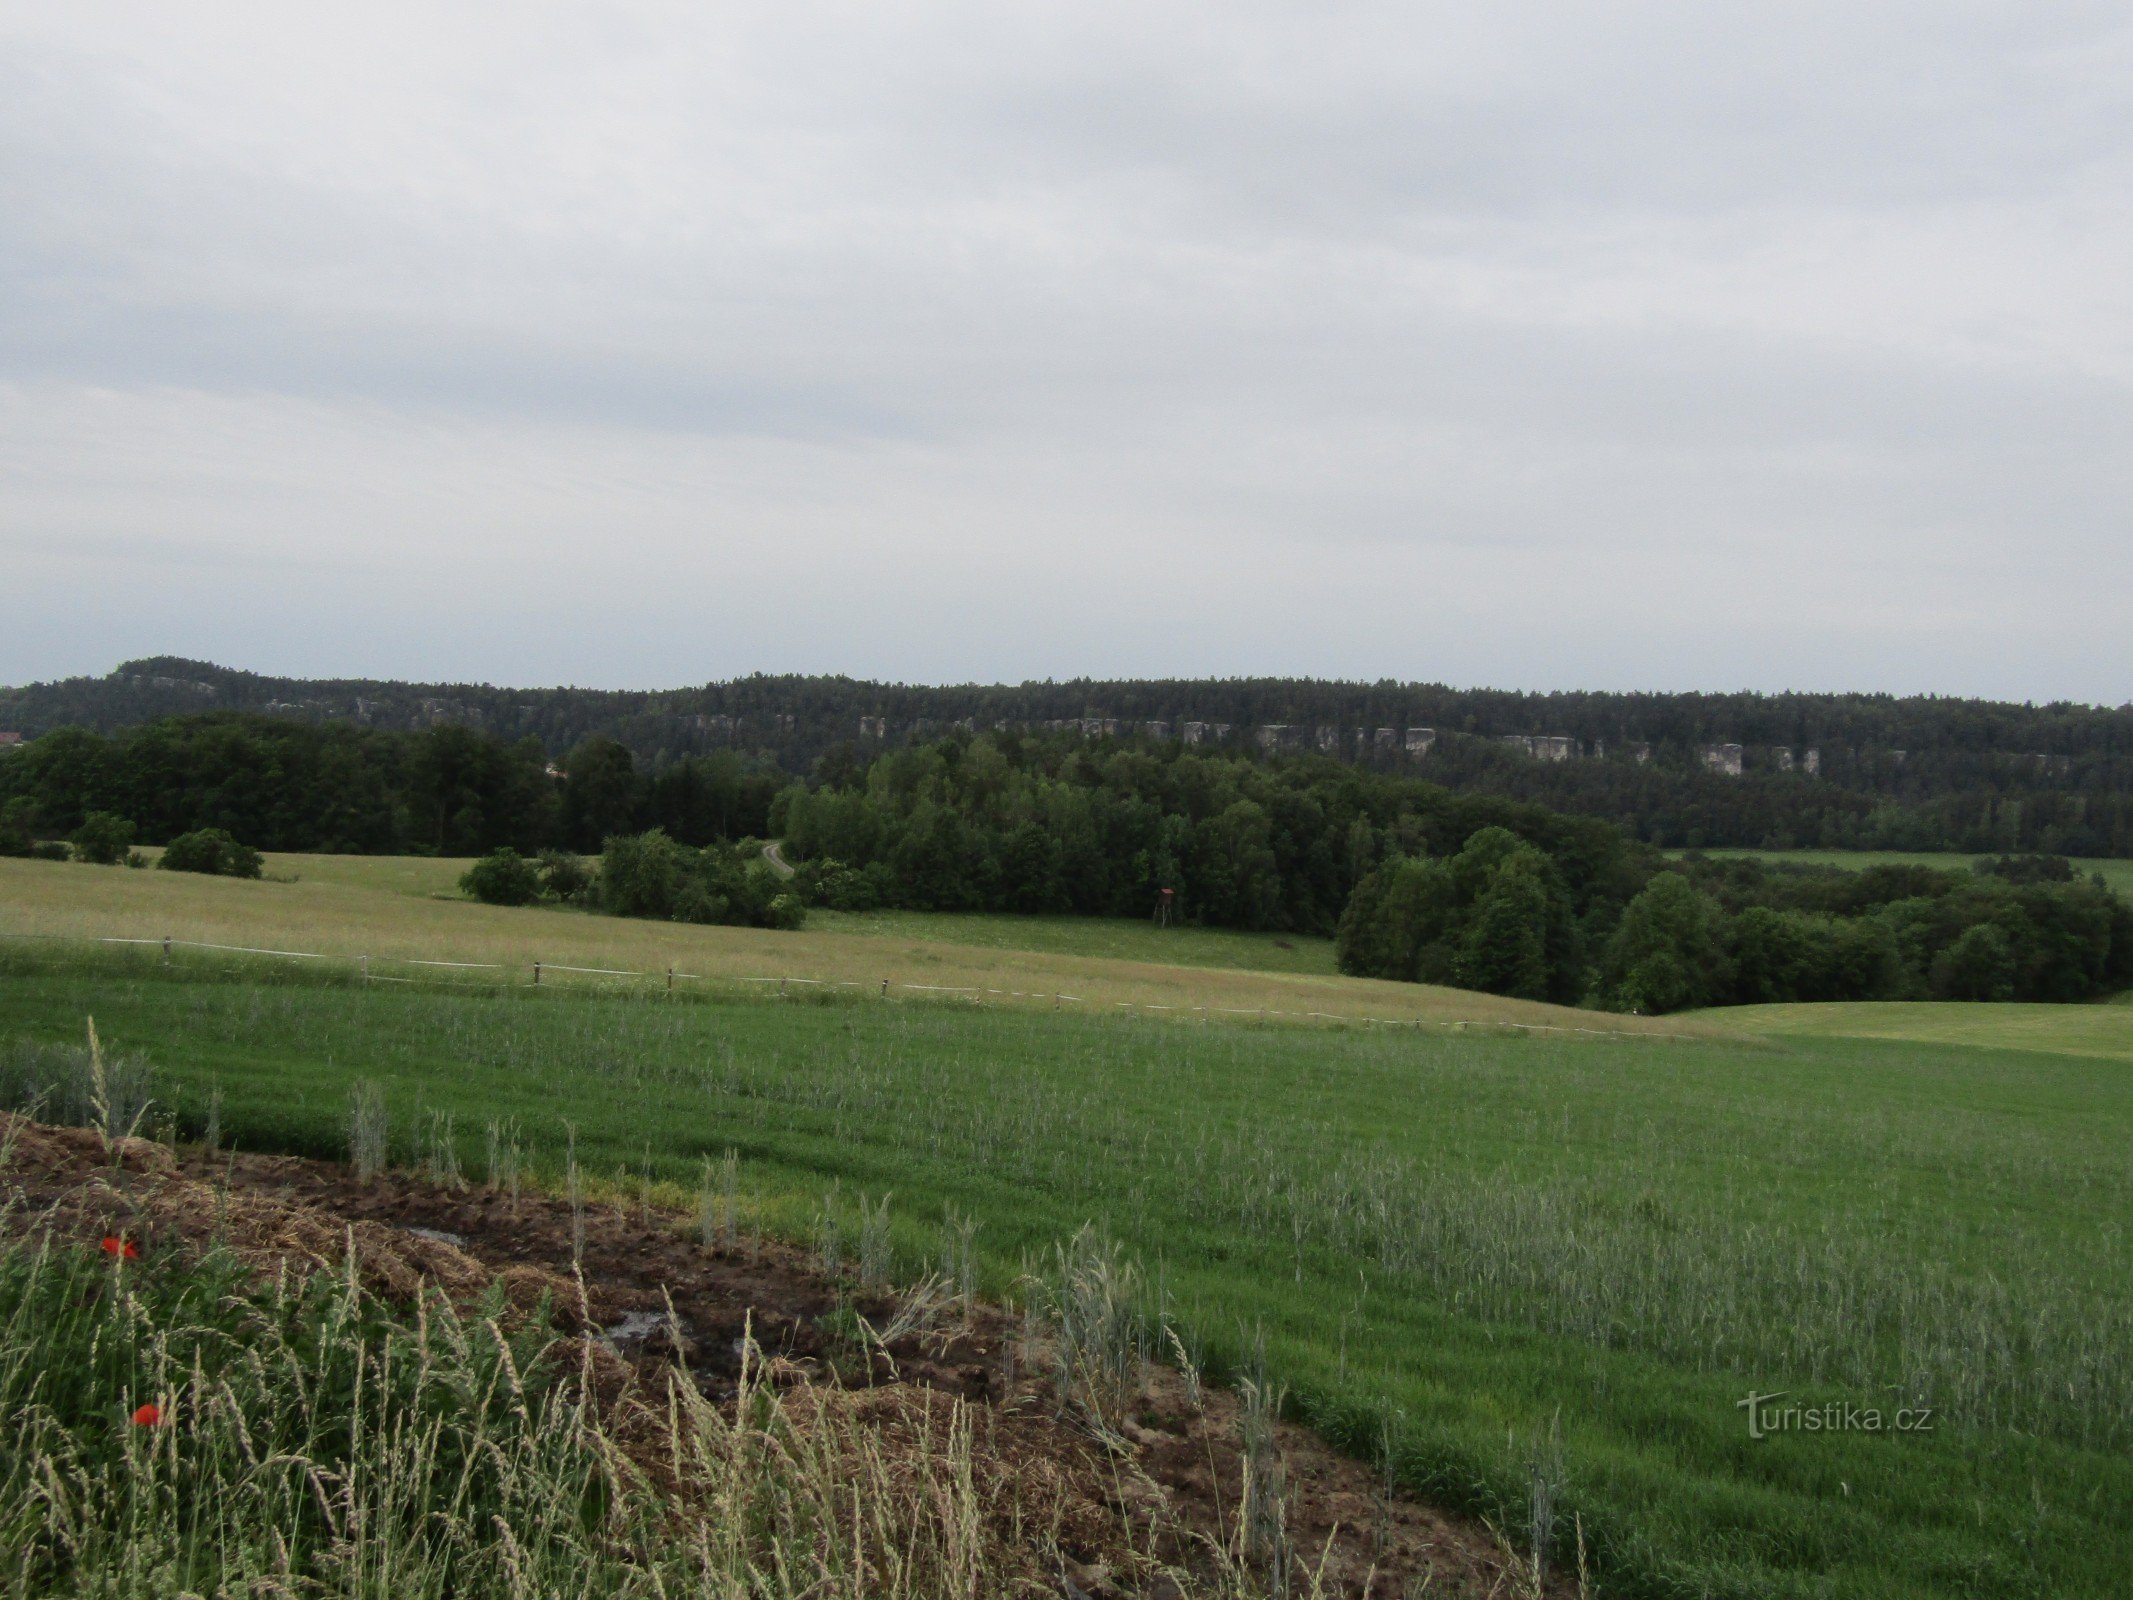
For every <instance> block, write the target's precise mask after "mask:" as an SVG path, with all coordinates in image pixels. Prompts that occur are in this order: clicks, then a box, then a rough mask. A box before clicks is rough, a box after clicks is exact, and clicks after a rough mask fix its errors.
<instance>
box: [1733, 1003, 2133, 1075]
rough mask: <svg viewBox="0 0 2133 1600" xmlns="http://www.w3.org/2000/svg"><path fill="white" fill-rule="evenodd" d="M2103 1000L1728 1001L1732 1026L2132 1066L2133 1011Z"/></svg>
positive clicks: (1760, 1031) (1771, 1032)
mask: <svg viewBox="0 0 2133 1600" xmlns="http://www.w3.org/2000/svg"><path fill="white" fill-rule="evenodd" d="M2125 999H2126V997H2125V996H2120V997H2119V1001H2118V1002H2117V1003H2113V1004H2107V1005H2088V1006H2053V1005H1985V1004H1982V1003H1975V1004H1974V1003H1965V1002H1959V1001H1952V1000H1877V1001H1865V1002H1860V1003H1857V1004H1849V1005H1775V1006H1733V1007H1729V1008H1727V1010H1726V1011H1725V1012H1724V1013H1723V1017H1724V1020H1725V1021H1726V1022H1727V1023H1728V1024H1729V1025H1730V1026H1732V1027H1736V1028H1740V1029H1743V1030H1745V1031H1747V1032H1751V1033H1763V1034H1787V1035H1795V1036H1803V1037H1810V1036H1821V1037H1825V1038H1826V1037H1832V1036H1837V1035H1842V1036H1844V1037H1847V1038H1854V1039H1906V1040H1912V1041H1915V1042H1918V1043H1924V1044H1951V1045H1969V1046H1975V1047H1979V1048H1984V1049H1993V1050H2042V1051H2050V1052H2053V1053H2055V1054H2061V1055H2076V1056H2097V1057H2101V1058H2103V1059H2106V1060H2111V1061H2123V1062H2128V1063H2133V1008H2129V1007H2128V1006H2127V1005H2126V1004H2125V1003H2124V1001H2125Z"/></svg>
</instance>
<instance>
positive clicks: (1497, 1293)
mask: <svg viewBox="0 0 2133 1600" xmlns="http://www.w3.org/2000/svg"><path fill="white" fill-rule="evenodd" d="M112 876H114V877H117V878H119V879H121V880H122V881H123V880H124V879H125V878H128V877H131V878H135V879H137V878H138V875H137V874H133V875H125V874H114V875H112ZM254 887H257V886H254ZM267 887H272V886H267ZM450 909H454V910H459V911H464V910H466V909H468V908H450ZM90 1012H93V1013H94V1014H95V1016H96V1020H97V1024H98V1027H99V1028H100V1030H101V1031H102V1032H103V1034H104V1036H105V1038H106V1040H107V1043H108V1044H109V1046H110V1048H111V1049H112V1050H113V1051H114V1053H132V1054H140V1055H144V1056H146V1057H147V1058H148V1059H149V1060H151V1061H152V1062H153V1063H154V1064H155V1068H156V1071H157V1075H158V1084H159V1090H158V1092H159V1095H160V1096H161V1097H162V1098H163V1099H164V1101H165V1104H166V1105H174V1106H176V1107H177V1108H179V1109H180V1110H181V1112H182V1113H183V1115H184V1116H185V1117H186V1118H187V1119H189V1120H191V1121H194V1122H197V1121H198V1119H200V1118H201V1117H202V1116H203V1115H204V1114H205V1112H204V1108H205V1106H206V1105H207V1103H208V1098H209V1096H210V1094H211V1093H219V1095H220V1097H221V1116H222V1119H223V1126H224V1127H225V1129H227V1130H228V1131H229V1132H230V1133H231V1134H233V1135H234V1136H235V1137H236V1138H237V1139H239V1140H240V1141H241V1142H243V1143H244V1144H246V1145H247V1146H249V1147H253V1148H264V1147H272V1148H282V1149H292V1150H298V1151H311V1152H315V1153H321V1154H334V1155H338V1154H341V1153H342V1152H343V1151H344V1149H345V1140H346V1130H347V1125H348V1108H349V1095H350V1091H351V1088H352V1087H353V1085H354V1084H355V1083H356V1081H357V1080H358V1079H368V1080H372V1081H375V1082H377V1083H378V1084H380V1085H381V1087H382V1089H383V1092H384V1095H385V1098H386V1104H387V1109H388V1115H389V1117H390V1119H391V1137H392V1139H393V1142H394V1145H395V1153H396V1156H397V1157H398V1158H399V1159H403V1160H404V1159H407V1158H408V1157H409V1156H410V1155H412V1154H413V1153H414V1150H415V1140H416V1138H417V1135H418V1132H419V1131H420V1130H423V1129H426V1128H431V1127H434V1126H435V1123H434V1120H433V1114H435V1113H444V1114H446V1115H449V1116H452V1117H454V1118H455V1119H456V1125H457V1126H458V1127H459V1128H460V1129H462V1130H473V1129H477V1128H479V1127H481V1126H482V1125H483V1123H484V1122H485V1120H486V1119H490V1118H497V1117H512V1118H516V1119H517V1120H518V1123H519V1125H520V1126H521V1127H522V1129H523V1130H524V1133H525V1137H526V1138H527V1140H528V1141H529V1142H530V1145H531V1148H530V1149H529V1150H528V1152H527V1155H526V1159H527V1162H528V1165H529V1168H530V1169H531V1170H533V1171H536V1172H540V1173H545V1174H547V1175H549V1177H550V1179H551V1180H552V1179H553V1177H554V1175H555V1174H556V1173H557V1172H558V1171H559V1169H560V1161H561V1153H562V1149H563V1141H564V1133H563V1125H564V1123H565V1121H566V1120H568V1121H570V1122H573V1123H575V1125H576V1141H577V1143H576V1148H577V1151H578V1154H579V1158H580V1159H581V1160H582V1161H584V1162H586V1163H587V1164H588V1166H589V1167H590V1168H591V1169H592V1170H593V1172H594V1173H595V1174H596V1175H604V1174H609V1173H612V1174H614V1175H615V1181H618V1182H625V1183H626V1182H628V1181H631V1180H630V1179H629V1178H628V1177H627V1176H626V1174H625V1170H624V1169H627V1171H628V1172H630V1173H635V1172H641V1171H643V1170H645V1169H646V1168H647V1166H648V1167H649V1170H650V1171H651V1173H652V1174H653V1176H654V1177H655V1178H657V1179H658V1180H660V1181H662V1182H665V1183H670V1184H673V1185H675V1186H676V1189H675V1192H676V1193H677V1194H678V1193H680V1192H682V1191H683V1190H684V1189H686V1190H687V1191H688V1192H691V1193H693V1192H694V1191H695V1190H696V1188H697V1187H698V1186H699V1185H700V1184H701V1182H702V1176H701V1174H702V1171H703V1162H704V1160H705V1158H707V1157H708V1158H711V1159H712V1160H714V1161H716V1160H717V1159H719V1157H721V1156H722V1155H723V1152H724V1151H726V1150H727V1149H729V1148H731V1149H735V1150H738V1151H739V1152H740V1183H741V1186H742V1189H743V1191H744V1194H745V1195H746V1197H747V1203H748V1204H749V1206H750V1209H751V1211H752V1212H753V1213H754V1214H756V1215H759V1216H761V1217H763V1218H765V1219H767V1220H768V1221H769V1223H770V1224H771V1225H773V1226H774V1227H776V1228H778V1229H780V1230H782V1231H785V1232H788V1233H791V1234H795V1235H804V1234H805V1233H806V1232H807V1231H808V1230H809V1229H810V1228H811V1227H813V1226H814V1225H815V1223H816V1221H817V1219H818V1217H819V1216H820V1215H821V1213H822V1210H823V1207H824V1204H825V1195H826V1193H827V1192H828V1191H829V1190H830V1188H831V1186H832V1185H833V1184H834V1185H836V1186H838V1191H839V1193H840V1194H842V1195H844V1196H846V1197H848V1198H847V1200H846V1201H845V1202H844V1203H846V1204H850V1203H851V1200H850V1197H856V1196H861V1195H864V1196H871V1197H876V1199H877V1200H878V1197H880V1196H881V1195H883V1194H890V1193H893V1195H894V1207H895V1209H894V1214H893V1218H892V1221H891V1227H890V1235H891V1238H892V1241H893V1243H894V1246H895V1249H896V1251H897V1253H898V1255H899V1256H900V1257H901V1258H902V1259H903V1260H904V1261H905V1262H907V1263H912V1262H917V1261H920V1260H924V1261H928V1262H930V1261H932V1260H933V1259H935V1258H936V1256H937V1254H938V1251H939V1248H940V1245H941V1240H942V1234H943V1229H942V1219H943V1217H944V1215H945V1213H946V1211H947V1209H948V1208H953V1210H954V1212H955V1213H956V1214H958V1215H961V1216H967V1217H972V1218H975V1219H977V1221H978V1223H979V1227H978V1231H977V1234H976V1245H977V1249H978V1254H979V1257H980V1265H981V1274H982V1276H983V1278H984V1280H985V1281H986V1282H987V1284H989V1286H990V1287H991V1288H992V1289H993V1290H994V1291H995V1292H997V1291H999V1290H1000V1289H1002V1288H1003V1287H1005V1286H1006V1285H1007V1284H1008V1283H1009V1282H1011V1281H1012V1280H1013V1279H1014V1278H1015V1277H1016V1276H1017V1274H1018V1273H1019V1271H1020V1270H1021V1269H1022V1267H1023V1266H1024V1265H1025V1264H1026V1263H1032V1262H1035V1261H1037V1260H1039V1259H1040V1258H1041V1257H1043V1256H1044V1255H1045V1254H1046V1253H1047V1252H1049V1251H1051V1250H1052V1249H1053V1248H1054V1247H1055V1246H1056V1245H1057V1244H1058V1243H1059V1241H1061V1240H1063V1239H1067V1238H1071V1237H1073V1236H1074V1235H1075V1234H1076V1233H1077V1231H1078V1230H1079V1229H1080V1228H1081V1227H1082V1225H1083V1224H1085V1223H1093V1224H1095V1225H1096V1228H1097V1230H1098V1232H1099V1234H1100V1235H1101V1236H1102V1237H1104V1238H1108V1239H1110V1240H1115V1241H1117V1242H1118V1243H1119V1244H1120V1245H1121V1246H1122V1247H1123V1248H1124V1249H1125V1250H1126V1251H1127V1252H1129V1253H1130V1255H1131V1256H1132V1257H1134V1258H1136V1259H1137V1260H1138V1262H1139V1269H1140V1272H1141V1274H1142V1276H1143V1278H1144V1280H1145V1281H1146V1282H1147V1283H1148V1284H1150V1285H1151V1286H1152V1288H1151V1292H1153V1293H1155V1294H1157V1295H1159V1296H1160V1297H1161V1299H1162V1300H1163V1301H1164V1302H1165V1303H1166V1304H1167V1305H1168V1306H1169V1307H1170V1308H1171V1309H1172V1310H1173V1311H1174V1313H1175V1315H1176V1317H1177V1319H1178V1321H1179V1323H1180V1325H1181V1326H1182V1327H1183V1328H1184V1329H1186V1330H1187V1332H1188V1335H1189V1342H1190V1344H1191V1345H1192V1347H1193V1349H1194V1351H1195V1353H1196V1354H1197V1355H1199V1356H1200V1357H1202V1358H1204V1359H1205V1361H1206V1362H1207V1364H1208V1365H1209V1366H1210V1368H1211V1370H1214V1371H1217V1372H1225V1371H1226V1372H1230V1373H1237V1372H1240V1371H1244V1370H1248V1369H1250V1368H1251V1367H1252V1366H1253V1364H1254V1362H1255V1359H1256V1354H1255V1353H1256V1352H1257V1351H1259V1350H1262V1349H1263V1352H1264V1362H1265V1369H1266V1372H1267V1375H1268V1378H1269V1381H1271V1382H1272V1383H1275V1384H1277V1385H1285V1386H1286V1387H1287V1388H1288V1390H1289V1392H1290V1394H1291V1395H1292V1397H1294V1399H1295V1401H1296V1402H1297V1403H1298V1404H1299V1405H1300V1407H1301V1408H1302V1410H1303V1412H1304V1413H1305V1414H1306V1415H1307V1416H1309V1417H1311V1418H1312V1419H1313V1420H1315V1421H1316V1422H1317V1423H1318V1424H1319V1425H1320V1426H1321V1427H1322V1428H1324V1429H1325V1430H1326V1431H1327V1432H1328V1433H1329V1434H1330V1435H1332V1436H1333V1437H1334V1438H1336V1439H1337V1440H1341V1441H1345V1442H1347V1443H1348V1444H1350V1445H1351V1446H1352V1447H1353V1448H1355V1449H1356V1450H1358V1452H1361V1453H1368V1454H1371V1455H1375V1454H1376V1453H1377V1450H1378V1448H1379V1446H1380V1444H1381V1441H1383V1440H1384V1439H1385V1438H1387V1436H1389V1438H1390V1440H1391V1450H1390V1454H1391V1456H1392V1457H1393V1459H1394V1461H1395V1464H1396V1469H1397V1471H1398V1473H1399V1474H1400V1476H1401V1477H1403V1478H1404V1479H1405V1480H1406V1481H1407V1482H1409V1483H1410V1484H1412V1485H1414V1486H1416V1487H1418V1488H1420V1489H1423V1490H1425V1491H1426V1492H1428V1493H1430V1494H1432V1495H1434V1496H1435V1497H1437V1498H1438V1499H1440V1500H1442V1501H1445V1502H1448V1503H1451V1504H1454V1505H1459V1506H1464V1507H1467V1508H1470V1509H1473V1510H1476V1511H1479V1512H1481V1513H1483V1514H1486V1515H1488V1516H1490V1517H1492V1518H1493V1519H1495V1520H1497V1521H1498V1522H1499V1524H1500V1525H1502V1526H1504V1527H1506V1528H1507V1529H1510V1530H1514V1531H1516V1532H1520V1533H1521V1536H1522V1530H1523V1529H1524V1527H1525V1525H1526V1523H1527V1522H1528V1521H1529V1520H1530V1518H1531V1517H1532V1516H1533V1515H1535V1514H1536V1513H1535V1511H1534V1509H1533V1508H1535V1507H1540V1506H1543V1505H1545V1506H1546V1507H1547V1510H1548V1514H1549V1515H1550V1517H1551V1518H1552V1520H1553V1523H1554V1526H1555V1527H1556V1528H1557V1529H1558V1530H1570V1529H1573V1528H1575V1527H1577V1526H1582V1528H1583V1530H1584V1533H1585V1536H1586V1539H1587V1541H1588V1543H1589V1544H1590V1545H1592V1546H1593V1547H1594V1549H1595V1552H1596V1556H1597V1559H1598V1560H1599V1561H1600V1562H1601V1563H1602V1566H1603V1569H1604V1573H1605V1588H1604V1589H1603V1593H1608V1594H1618V1595H1668V1596H1674V1595H1681V1596H1687V1595H1741V1596H1747V1595H1757V1596H1762V1595H1784V1596H1800V1597H1807V1596H1815V1597H1830V1596H1852V1595H1857V1596H1872V1597H1875V1600H1883V1597H1891V1596H1922V1595H1956V1594H1990V1595H1995V1596H1999V1595H2036V1596H2046V1595H2049V1596H2054V1597H2057V1596H2082V1595H2094V1596H2105V1595H2116V1594H2120V1593H2122V1592H2123V1575H2124V1573H2125V1571H2126V1570H2127V1569H2128V1567H2129V1566H2133V1517H2129V1516H2128V1515H2127V1513H2128V1510H2129V1508H2133V1239H2129V1236H2128V1230H2127V1228H2126V1225H2125V1219H2126V1218H2127V1217H2128V1216H2133V1172H2129V1170H2128V1168H2127V1164H2126V1162H2125V1159H2124V1152H2125V1150H2126V1149H2127V1148H2128V1147H2129V1145H2133V1074H2129V1073H2128V1071H2126V1070H2125V1069H2124V1068H2123V1067H2122V1066H2121V1065H2120V1064H2119V1063H2118V1062H2116V1061H2111V1060H2098V1059H2093V1058H2084V1057H2077V1056H2071V1055H2065V1054H2059V1053H2044V1052H2012V1051H2007V1050H1985V1049H1965V1048H1958V1047H1952V1046H1945V1045H1926V1044H1920V1043H1916V1042H1894V1041H1883V1040H1870V1039H1865V1040H1863V1039H1850V1038H1818V1037H1789V1038H1786V1039H1784V1040H1782V1041H1781V1042H1780V1043H1779V1044H1778V1045H1776V1046H1772V1045H1770V1044H1763V1045H1760V1046H1758V1045H1754V1044H1750V1043H1747V1042H1744V1041H1735V1040H1731V1039H1727V1038H1723V1037H1714V1038H1709V1039H1700V1040H1697V1039H1692V1040H1686V1041H1683V1040H1661V1039H1648V1038H1639V1037H1614V1038H1581V1037H1567V1036H1551V1035H1537V1034H1526V1035H1519V1034H1506V1033H1501V1032H1486V1033H1471V1034H1458V1033H1442V1032H1420V1033H1418V1032H1414V1031H1405V1032H1395V1031H1392V1030H1366V1029H1338V1028H1322V1029H1312V1030H1305V1029H1299V1028H1274V1027H1260V1026H1256V1025H1250V1024H1238V1025H1221V1026H1207V1027H1191V1028H1186V1027H1177V1026H1168V1025H1163V1024H1160V1023H1157V1022H1152V1021H1149V1020H1146V1019H1142V1018H1137V1017H1131V1016H1125V1015H1114V1014H1085V1015H1077V1014H1075V1013H1073V1012H1071V1011H1069V1012H1064V1013H1059V1014H1053V1013H1051V1012H1049V1011H1045V1012H1030V1011H1026V1010H1016V1009H1012V1008H994V1009H977V1008H972V1007H967V1006H952V1005H945V1004H940V1005H916V1004H915V1005H904V1006H882V1005H879V1004H875V1003H872V1002H870V1001H868V1000H865V999H862V998H856V997H855V998H845V999H838V998H837V997H835V996H818V997H815V998H814V999H812V1000H811V1001H810V1002H809V1003H797V1002H795V1001H786V1002H782V1003H781V1002H779V1001H776V1000H774V999H771V998H768V997H763V998H757V999H753V1000H725V999H712V1000H705V1001H701V1002H697V1003H680V1004H666V1003H661V1002H659V1001H658V1000H656V999H653V998H650V997H646V996H641V995H639V996H624V995H601V994H594V993H587V992H575V993H573V992H567V991H556V990H550V989H546V988H544V989H542V990H539V991H535V990H531V989H526V988H518V989H512V990H505V991H495V990H466V991H453V990H443V989H438V990H430V989H425V988H422V987H420V986H407V987H394V988H378V987H369V988H366V987H363V986H361V985H360V984H358V983H356V982H354V981H353V980H351V979H349V978H348V977H347V976H346V975H345V974H344V973H341V972H338V971H322V970H316V969H311V968H305V967H266V966H260V967H258V968H257V969H256V970H240V969H239V968H238V966H237V965H235V964H234V963H233V962H232V961H231V960H230V959H229V958H218V959H215V960H208V959H206V958H201V959H197V960H191V959H185V958H182V957H181V959H180V960H179V961H178V962H176V963H175V964H174V965H173V966H171V967H170V968H167V969H166V968H164V967H163V966H161V965H160V963H159V961H158V959H157V956H156V954H155V953H154V952H147V951H124V950H116V951H114V950H101V951H84V950H78V949H73V948H68V947H61V946H56V945H34V944H18V945H12V946H0V1038H6V1037H9V1036H27V1037H30V1038H35V1039H42V1040H47V1041H55V1042H56V1041H64V1040H68V1039H72V1038H76V1037H78V1036H79V1031H80V1029H81V1027H82V1018H83V1016H84V1015H85V1014H87V1013H90ZM462 1160H463V1162H464V1163H465V1164H466V1165H468V1166H469V1167H470V1168H471V1167H472V1166H473V1165H474V1164H475V1161H476V1152H475V1149H474V1141H473V1139H472V1137H471V1136H470V1137H469V1138H468V1148H467V1150H466V1151H464V1152H462ZM1751 1389H1753V1390H1756V1391H1760V1392H1764V1393H1769V1392H1771V1391H1785V1392H1786V1393H1787V1395H1788V1396H1789V1397H1790V1398H1791V1399H1792V1400H1795V1401H1803V1402H1813V1403H1821V1402H1847V1403H1850V1404H1852V1405H1854V1406H1857V1407H1866V1406H1874V1407H1887V1408H1891V1409H1893V1408H1894V1407H1895V1406H1897V1405H1907V1406H1909V1405H1928V1406H1931V1407H1933V1408H1934V1410H1935V1417H1936V1422H1935V1426H1934V1427H1933V1428H1932V1430H1931V1431H1927V1432H1916V1433H1907V1434H1902V1435H1897V1434H1892V1433H1867V1432H1847V1433H1816V1434H1806V1433H1792V1434H1784V1435H1780V1436H1777V1437H1772V1438H1765V1439H1762V1440H1753V1439H1751V1438H1750V1437H1749V1436H1748V1432H1747V1428H1746V1425H1745V1417H1744V1415H1743V1413H1742V1411H1741V1409H1740V1406H1739V1402H1740V1401H1741V1399H1742V1397H1743V1396H1744V1395H1745V1394H1747V1393H1748V1392H1749V1391H1750V1390H1751ZM1558 1435H1559V1444H1558V1443H1557V1442H1556V1440H1557V1438H1558ZM1558 1451H1559V1457H1560V1465H1559V1466H1558V1465H1550V1466H1549V1467H1548V1468H1547V1470H1546V1472H1545V1473H1542V1472H1541V1471H1540V1469H1539V1468H1538V1467H1537V1466H1536V1463H1537V1462H1541V1461H1544V1460H1545V1461H1548V1462H1551V1463H1553V1462H1555V1461H1556V1460H1557V1452H1558ZM1543 1480H1545V1482H1543ZM1542 1488H1545V1490H1546V1492H1545V1494H1543V1493H1542V1492H1541V1489H1542ZM1564 1537H1567V1532H1559V1534H1558V1540H1559V1545H1560V1540H1561V1539H1562V1538H1564ZM1559 1553H1561V1552H1560V1548H1559Z"/></svg>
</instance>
